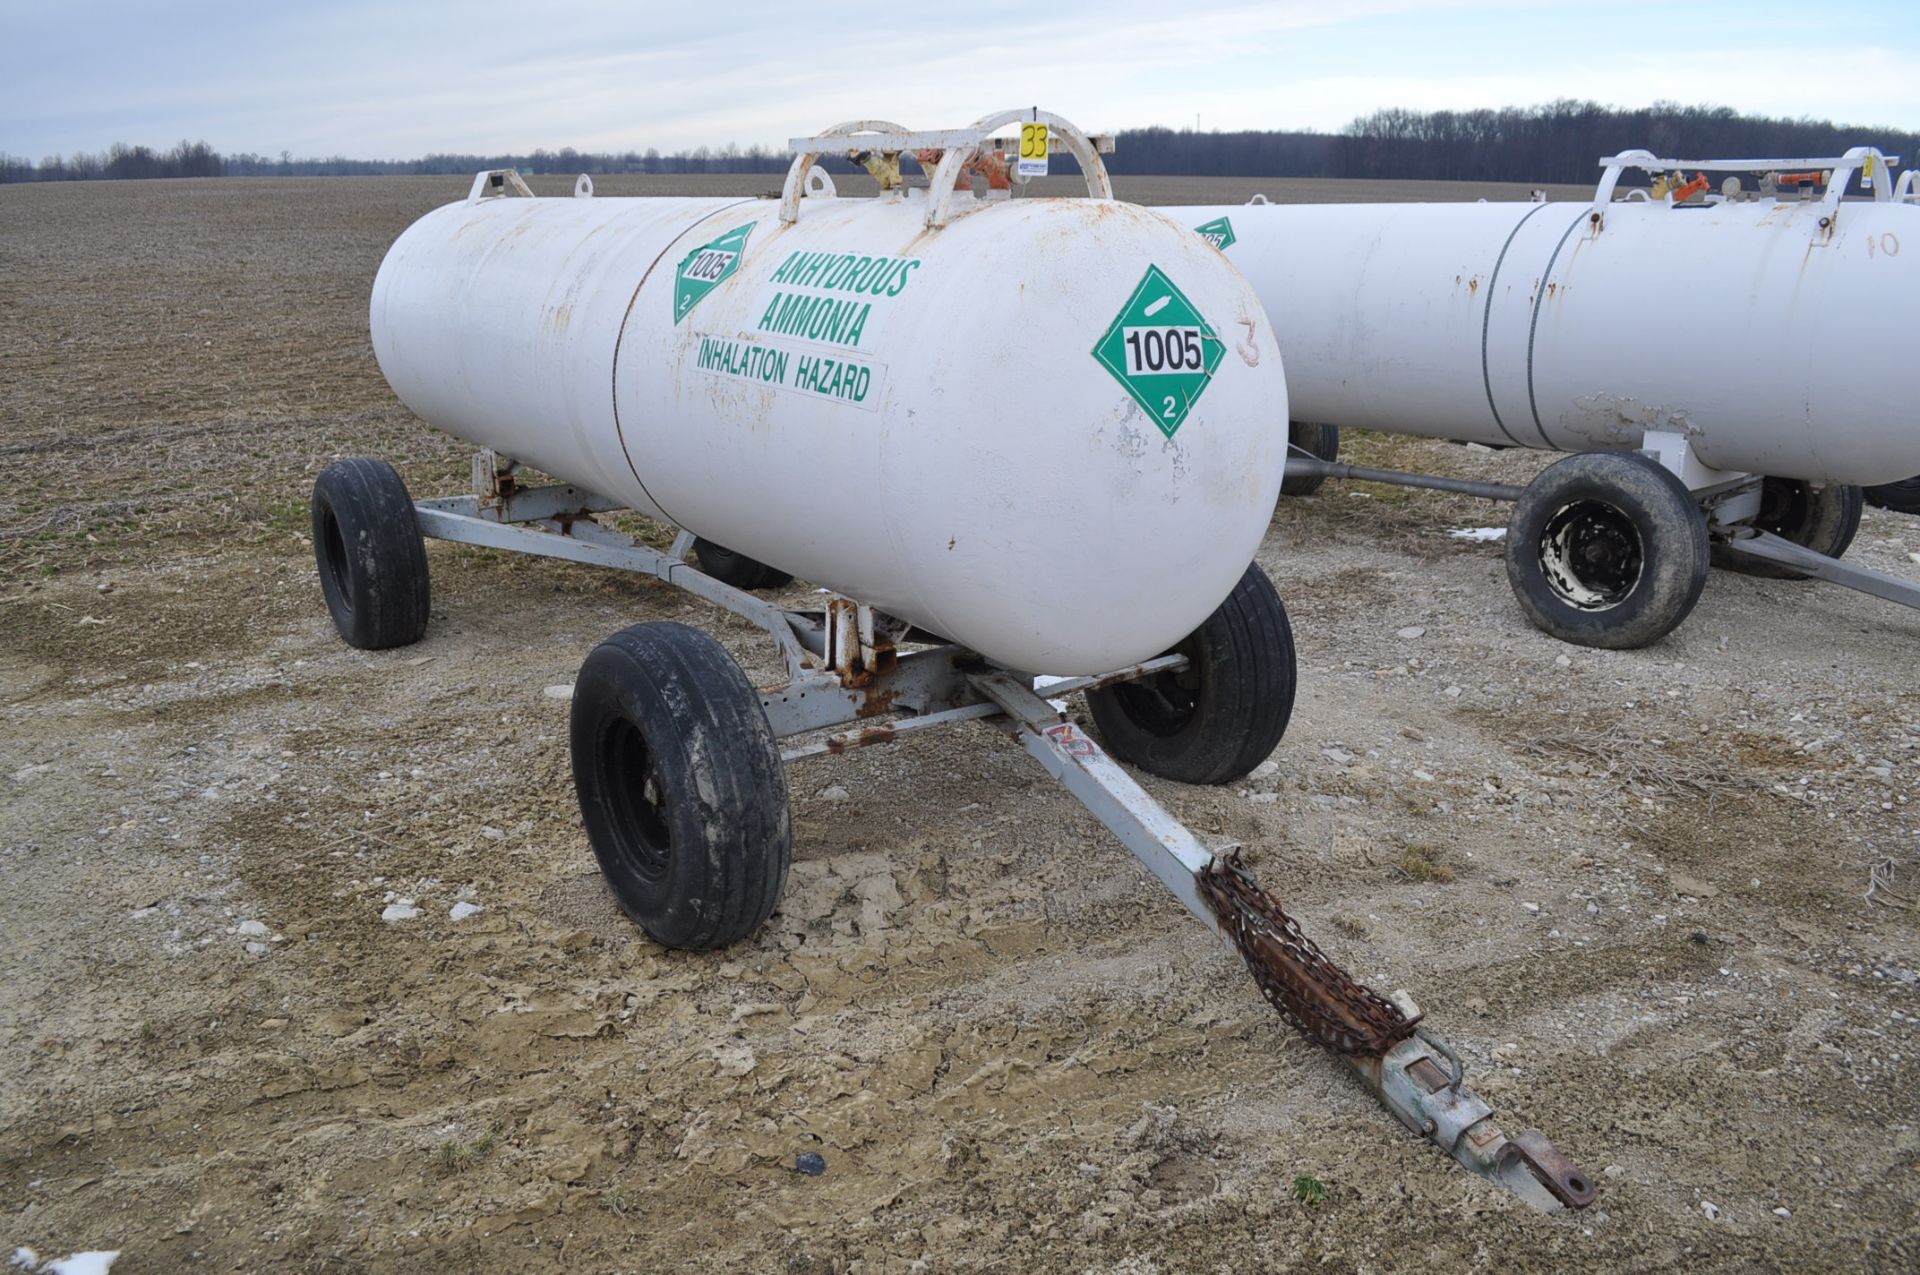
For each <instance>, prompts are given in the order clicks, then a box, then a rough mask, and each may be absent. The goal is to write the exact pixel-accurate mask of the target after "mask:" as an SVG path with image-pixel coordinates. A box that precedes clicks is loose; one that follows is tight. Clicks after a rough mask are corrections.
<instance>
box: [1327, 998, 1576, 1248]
mask: <svg viewBox="0 0 1920 1275" xmlns="http://www.w3.org/2000/svg"><path fill="white" fill-rule="evenodd" d="M1394 999H1395V1001H1396V1002H1397V1003H1399V1004H1400V1005H1401V1008H1402V1009H1403V1010H1405V1009H1406V1008H1407V1007H1408V1006H1409V1005H1411V1001H1410V1000H1408V999H1407V998H1406V996H1405V993H1398V994H1396V996H1395V997H1394ZM1347 1062H1348V1063H1349V1064H1350V1065H1351V1066H1352V1067H1353V1069H1354V1071H1356V1072H1357V1073H1359V1075H1360V1078H1361V1079H1362V1080H1364V1081H1365V1082H1366V1083H1367V1085H1368V1087H1369V1088H1371V1089H1372V1090H1373V1091H1374V1093H1375V1094H1376V1095H1377V1096H1378V1097H1379V1099H1380V1101H1381V1103H1382V1104H1383V1105H1384V1106H1385V1107H1386V1108H1387V1110H1389V1111H1391V1112H1393V1114H1394V1115H1395V1116H1396V1117H1398V1118H1399V1120H1400V1123H1401V1124H1404V1125H1406V1126H1407V1128H1409V1129H1411V1130H1412V1131H1413V1132H1415V1133H1417V1134H1419V1135H1420V1136H1421V1137H1423V1138H1426V1139H1427V1140H1428V1141H1430V1142H1432V1143H1433V1144H1434V1145H1435V1146H1437V1147H1439V1148H1440V1149H1441V1150H1442V1151H1444V1152H1446V1153H1447V1154H1448V1155H1450V1156H1452V1157H1453V1158H1454V1159H1455V1160H1457V1161H1458V1162H1459V1163H1460V1164H1461V1165H1462V1166H1463V1167H1465V1168H1466V1169H1468V1170H1470V1171H1472V1172H1473V1173H1476V1174H1478V1175H1479V1176H1481V1177H1483V1178H1486V1179H1487V1180H1488V1181H1489V1182H1495V1183H1498V1184H1499V1185H1501V1186H1503V1187H1505V1188H1506V1189H1507V1190H1509V1191H1512V1192H1513V1193H1514V1194H1515V1195H1517V1196H1519V1197H1520V1198H1521V1199H1522V1200H1524V1201H1526V1202H1527V1204H1528V1205H1530V1206H1531V1207H1533V1208H1535V1209H1538V1210H1539V1211H1540V1212H1542V1213H1555V1212H1559V1211H1560V1210H1561V1209H1583V1208H1585V1207H1587V1205H1589V1204H1592V1203H1593V1201H1594V1198H1595V1194H1596V1193H1595V1191H1594V1186H1593V1180H1592V1179H1591V1178H1589V1177H1588V1176H1587V1175H1586V1174H1585V1173H1584V1172H1582V1171H1581V1169H1580V1167H1579V1166H1578V1165H1576V1164H1575V1163H1574V1162H1573V1161H1572V1160H1571V1159H1569V1158H1568V1157H1567V1156H1566V1154H1565V1153H1563V1152H1562V1151H1561V1150H1560V1149H1559V1148H1558V1147H1556V1146H1554V1145H1553V1143H1552V1141H1550V1140H1549V1139H1548V1138H1547V1136H1546V1135H1545V1134H1543V1133H1541V1132H1540V1131H1539V1130H1538V1129H1528V1130H1526V1131H1525V1132H1524V1133H1521V1134H1518V1135H1516V1136H1514V1137H1508V1136H1507V1135H1506V1134H1505V1133H1503V1132H1502V1131H1501V1129H1500V1126H1499V1125H1497V1124H1495V1123H1494V1119H1493V1108H1492V1107H1491V1106H1490V1105H1488V1103H1487V1101H1486V1100H1485V1099H1484V1098H1482V1097H1480V1095H1478V1094H1476V1093H1475V1092H1473V1090H1471V1089H1469V1088H1467V1087H1466V1085H1465V1084H1464V1083H1463V1082H1464V1080H1465V1074H1466V1069H1465V1067H1464V1065H1462V1064H1461V1062H1460V1059H1459V1056H1458V1055H1457V1054H1455V1053H1454V1052H1453V1051H1452V1050H1451V1049H1449V1048H1447V1047H1446V1046H1445V1045H1444V1044H1442V1043H1441V1042H1440V1041H1439V1040H1438V1039H1437V1038H1435V1037H1434V1036H1433V1035H1432V1034H1431V1033H1429V1032H1428V1031H1426V1030H1425V1029H1424V1028H1423V1029H1422V1030H1420V1031H1419V1032H1417V1033H1415V1034H1414V1035H1413V1036H1410V1037H1408V1038H1407V1039H1406V1040H1403V1041H1401V1042H1400V1043H1399V1044H1397V1045H1395V1046H1394V1047H1393V1048H1392V1049H1390V1050H1388V1051H1387V1052H1386V1053H1385V1054H1383V1055H1381V1056H1379V1057H1377V1058H1364V1057H1349V1058H1348V1059H1347Z"/></svg>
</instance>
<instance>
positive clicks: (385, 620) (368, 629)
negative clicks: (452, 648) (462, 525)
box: [313, 456, 432, 651]
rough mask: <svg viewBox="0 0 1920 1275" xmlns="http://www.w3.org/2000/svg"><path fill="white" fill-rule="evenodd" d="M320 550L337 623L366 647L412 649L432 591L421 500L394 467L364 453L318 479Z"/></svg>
mask: <svg viewBox="0 0 1920 1275" xmlns="http://www.w3.org/2000/svg"><path fill="white" fill-rule="evenodd" d="M313 555H314V560H315V562H316V564H317V565H318V566H319V569H320V591H321V593H322V594H323V595H325V597H326V600H327V611H328V613H329V614H331V615H332V616H333V627H334V628H336V629H338V630H339V631H340V636H341V637H342V638H344V639H345V640H346V642H347V645H349V646H357V647H359V648H360V649H361V650H363V651H382V650H386V649H388V648H390V647H396V646H411V645H412V644H413V643H415V642H418V641H419V640H420V636H421V635H422V634H423V633H425V632H426V631H427V610H428V606H429V604H430V602H431V598H432V588H431V585H430V583H429V581H428V578H427V545H426V541H425V540H424V539H423V538H422V537H421V535H420V522H419V519H417V518H415V517H414V513H413V497H411V496H409V495H408V494H407V485H406V484H405V483H404V482H402V481H400V475H399V474H397V473H395V472H394V469H393V466H391V465H389V464H387V462H385V461H383V460H370V459H368V458H367V457H364V456H356V457H353V458H351V459H348V460H341V461H335V462H334V463H333V464H331V465H329V466H327V467H326V469H325V470H323V471H322V472H321V474H320V477H319V479H318V480H317V481H315V483H314V484H313Z"/></svg>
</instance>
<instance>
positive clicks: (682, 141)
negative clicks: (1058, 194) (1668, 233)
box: [0, 0, 1920, 159]
mask: <svg viewBox="0 0 1920 1275" xmlns="http://www.w3.org/2000/svg"><path fill="white" fill-rule="evenodd" d="M0 31H4V32H5V33H6V36H5V39H4V41H0V150H5V151H9V152H12V153H15V154H23V155H27V156H31V157H34V158H38V157H40V156H42V155H46V154H53V153H70V152H72V151H75V150H98V149H100V148H102V147H103V146H105V145H106V144H107V143H108V142H111V141H116V140H124V141H128V142H147V143H150V144H156V145H166V144H169V143H171V142H173V141H175V140H178V139H180V138H182V137H186V138H196V139H197V138H204V139H205V140H206V141H208V142H210V143H211V144H212V145H214V146H215V147H216V148H217V149H221V150H226V151H242V150H251V151H259V152H265V153H277V152H278V151H280V150H281V149H282V148H285V149H288V150H291V151H293V152H294V153H295V154H299V155H324V154H346V155H352V156H356V157H364V158H380V159H393V158H406V157H411V156H416V155H421V154H424V153H427V152H429V151H481V152H497V151H524V150H531V149H533V148H535V147H538V146H547V147H559V146H568V145H570V146H576V147H579V148H581V149H586V150H601V149H626V148H629V147H633V148H645V147H647V146H657V147H659V148H660V149H662V150H677V149H682V148H690V147H693V146H699V145H709V146H718V145H723V144H725V143H727V142H738V143H740V144H742V145H750V144H753V143H756V142H757V143H762V144H770V145H779V144H781V143H783V142H784V141H785V139H786V138H788V137H790V136H794V135H797V134H802V133H809V132H812V131H814V130H815V129H818V128H821V127H824V126H825V125H827V124H830V123H834V122H837V121H840V120H844V119H853V118H870V117H880V118H889V119H894V120H898V121H900V122H902V123H905V124H909V125H912V126H915V127H942V126H949V125H955V124H961V123H965V122H966V121H968V120H970V119H972V118H974V117H975V116H977V115H980V114H983V113H985V112H986V111H989V110H994V109H999V108H1002V107H1007V106H1018V105H1029V104H1038V105H1041V106H1045V107H1047V108H1049V109H1052V110H1056V111H1059V112H1060V113H1062V114H1064V115H1066V116H1068V117H1069V118H1072V119H1075V120H1076V121H1078V122H1079V123H1081V124H1083V125H1085V126H1087V127H1090V128H1100V129H1109V128H1120V127H1131V126H1137V125H1144V124H1155V123H1160V124H1169V125H1174V126H1184V125H1191V124H1193V123H1194V122H1195V120H1196V118H1197V119H1198V121H1199V123H1200V125H1201V126H1202V127H1203V128H1321V129H1336V128H1339V127H1340V126H1341V125H1343V124H1345V123H1346V122H1347V121H1349V120H1351V119H1352V118H1354V117H1355V116H1357V115H1362V114H1365V113H1367V112H1370V111H1373V110H1375V109H1378V108H1381V107H1388V106H1405V107H1414V108H1424V109H1437V108H1451V109H1471V108H1475V107H1482V106H1505V105H1528V104H1532V103H1536V102H1544V101H1549V100H1551V99H1554V98H1558V97H1580V98H1593V99H1596V100H1599V101H1602V102H1607V103H1610V104H1616V105H1623V106H1640V105H1646V104H1648V103H1650V102H1652V101H1655V100H1657V99H1663V98H1664V99H1670V100H1676V101H1682V102H1688V103H1701V102H1704V103H1713V104H1718V105H1726V106H1732V107H1735V108H1736V109H1739V110H1743V111H1751V112H1761V113H1766V114H1773V115H1789V116H1799V115H1808V116H1814V117H1817V118H1831V119H1835V120H1837V121H1840V122H1843V123H1855V124H1863V125H1869V124H1879V125H1888V126H1893V127H1899V128H1908V129H1911V128H1915V127H1920V75H1916V74H1914V72H1915V70H1916V69H1920V68H1916V61H1920V5H1916V4H1914V3H1912V0H1871V2H1869V0H1860V2H1849V0H1838V2H1836V3H1829V4H1826V5H1824V6H1808V5H1805V4H1802V3H1792V4H1789V3H1776V2H1774V0H1756V2H1753V3H1738V2H1727V0H1702V2H1700V3H1693V4H1672V3H1663V4H1652V3H1637V2H1629V3H1624V4H1616V5H1614V6H1611V7H1599V8H1596V7H1595V6H1593V5H1591V4H1589V3H1572V2H1569V0H1493V2H1491V3H1457V2H1443V0H1349V2H1348V3H1344V4H1340V5H1329V4H1327V3H1325V0H1268V2H1266V3H1231V2H1229V3H1212V2H1209V0H1186V2H1185V3H1179V4H1175V3H1168V0H1106V2H1105V3H1079V2H1077V0H1063V2H1062V3H1056V4H1052V5H1046V6H1039V5H1034V4H1030V3H1029V4H1016V3H1002V2H1000V0H985V2H984V3H977V4H974V5H969V6H965V7H958V6H956V7H950V8H949V7H942V8H940V9H938V10H932V9H931V8H929V7H913V6H908V7H900V8H897V9H890V8H888V7H887V6H882V5H847V4H818V5H812V6H806V5H794V4H791V3H781V4H760V3H733V4H709V5H687V4H675V5H671V6H668V5H659V4H653V3H606V2H604V0H602V2H595V0H546V2H545V3H542V4H538V5H528V4H524V3H509V2H507V0H412V2H409V0H384V2H378V3H376V2H371V0H316V2H313V3H306V4H299V5H293V4H275V3H271V0H176V2H175V3H170V4H167V5H159V4H155V3H151V0H106V2H96V3H88V2H86V0H73V2H68V3H57V4H48V3H45V0H38V2H29V3H16V2H14V0H6V2H5V3H0ZM1635 140H1636V139H1631V138H1628V139H1622V143H1621V144H1622V145H1628V144H1632V143H1633V142H1634V141H1635Z"/></svg>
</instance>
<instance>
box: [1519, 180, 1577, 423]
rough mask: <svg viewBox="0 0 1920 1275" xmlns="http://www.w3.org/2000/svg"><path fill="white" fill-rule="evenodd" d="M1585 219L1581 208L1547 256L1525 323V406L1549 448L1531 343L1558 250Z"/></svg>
mask: <svg viewBox="0 0 1920 1275" xmlns="http://www.w3.org/2000/svg"><path fill="white" fill-rule="evenodd" d="M1586 220H1587V214H1586V212H1585V211H1584V210H1583V211H1582V212H1581V214H1580V215H1579V216H1578V217H1575V218H1574V219H1573V224H1572V225H1570V226H1568V227H1567V230H1566V233H1565V234H1563V235H1561V236H1560V242H1559V243H1557V244H1555V245H1554V246H1553V255H1552V256H1551V257H1548V258H1547V268H1546V269H1545V270H1544V271H1542V272H1541V274H1540V286H1539V287H1538V288H1535V289H1534V292H1533V322H1531V323H1529V324H1528V325H1527V407H1528V409H1529V410H1531V411H1532V412H1533V427H1534V429H1536V430H1538V431H1539V432H1540V441H1541V442H1542V443H1544V444H1546V446H1547V447H1548V448H1549V449H1551V448H1552V447H1553V440H1552V439H1551V438H1548V437H1547V428H1546V426H1544V425H1542V424H1541V423H1540V403H1539V400H1538V399H1536V398H1535V397H1534V392H1533V343H1534V338H1535V337H1536V336H1537V335H1538V334H1539V332H1540V307H1541V306H1542V305H1543V304H1544V303H1545V302H1546V299H1547V283H1548V281H1549V280H1551V279H1552V278H1553V266H1554V263H1555V262H1556V261H1558V260H1560V250H1561V249H1562V248H1565V247H1566V246H1567V240H1569V239H1571V238H1572V237H1573V232H1574V231H1575V230H1578V229H1579V228H1580V227H1581V226H1582V225H1584V224H1585V223H1586Z"/></svg>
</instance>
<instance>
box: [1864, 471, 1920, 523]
mask: <svg viewBox="0 0 1920 1275" xmlns="http://www.w3.org/2000/svg"><path fill="white" fill-rule="evenodd" d="M1864 494H1865V496H1866V498H1867V500H1868V501H1869V502H1870V503H1872V504H1876V505H1878V506H1880V507H1881V508H1882V509H1891V510H1893V512H1895V513H1897V514H1920V478H1902V479H1901V480H1900V481H1899V482H1897V483H1880V484H1879V485H1877V486H1873V487H1868V488H1866V489H1865V492H1864Z"/></svg>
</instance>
